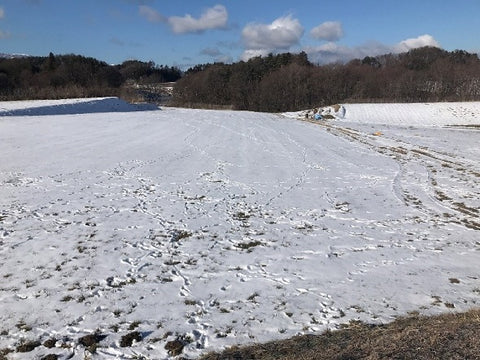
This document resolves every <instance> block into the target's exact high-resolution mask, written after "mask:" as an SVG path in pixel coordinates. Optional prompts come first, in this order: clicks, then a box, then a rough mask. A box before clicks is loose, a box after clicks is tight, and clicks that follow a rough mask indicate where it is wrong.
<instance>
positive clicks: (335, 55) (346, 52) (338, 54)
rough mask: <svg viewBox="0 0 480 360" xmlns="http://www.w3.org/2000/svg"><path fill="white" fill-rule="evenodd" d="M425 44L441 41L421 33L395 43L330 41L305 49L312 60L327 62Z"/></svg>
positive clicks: (406, 49) (392, 51)
mask: <svg viewBox="0 0 480 360" xmlns="http://www.w3.org/2000/svg"><path fill="white" fill-rule="evenodd" d="M423 46H435V47H440V45H439V43H438V42H437V41H436V40H435V39H434V38H433V37H432V36H431V35H421V36H419V37H417V38H414V39H407V40H403V41H401V42H399V43H398V44H395V45H385V44H382V43H379V42H369V43H366V44H364V45H360V46H355V47H348V46H342V45H339V44H336V43H333V42H328V43H326V44H322V45H321V46H315V47H307V48H305V49H304V51H305V52H306V53H307V54H308V56H309V59H310V61H312V62H314V63H318V64H327V63H332V62H347V61H350V60H352V59H363V58H364V57H366V56H378V55H384V54H388V53H401V52H406V51H408V50H411V49H415V48H419V47H423Z"/></svg>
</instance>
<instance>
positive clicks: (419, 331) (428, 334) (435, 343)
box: [201, 310, 480, 360]
mask: <svg viewBox="0 0 480 360" xmlns="http://www.w3.org/2000/svg"><path fill="white" fill-rule="evenodd" d="M479 331H480V310H471V311H469V312H466V313H462V314H447V315H441V316H435V317H422V316H412V317H408V318H401V319H398V320H396V321H394V322H393V323H390V324H387V325H380V326H375V325H369V324H363V323H358V322H353V323H351V324H350V326H348V327H347V328H346V329H343V330H338V331H327V332H325V333H323V334H321V335H303V336H297V337H294V338H292V339H288V340H284V341H275V342H270V343H267V344H256V345H252V346H246V347H232V348H230V349H227V350H225V351H224V352H223V353H220V354H207V355H205V356H203V357H202V358H201V359H202V360H220V359H222V360H227V359H235V360H246V359H257V360H260V359H262V360H265V359H272V360H273V359H291V360H296V359H318V360H321V359H338V360H339V359H352V360H353V359H425V360H426V359H476V358H478V355H479V354H480V341H478V332H479Z"/></svg>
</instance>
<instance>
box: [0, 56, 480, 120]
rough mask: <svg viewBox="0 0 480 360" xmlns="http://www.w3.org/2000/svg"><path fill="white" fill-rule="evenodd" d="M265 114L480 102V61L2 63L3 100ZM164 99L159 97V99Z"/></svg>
mask: <svg viewBox="0 0 480 360" xmlns="http://www.w3.org/2000/svg"><path fill="white" fill-rule="evenodd" d="M165 82H175V86H174V91H173V98H172V99H171V102H170V104H171V105H174V106H182V107H199V108H229V109H236V110H252V111H265V112H279V111H294V110H300V109H307V108H312V107H318V106H326V105H331V104H335V103H348V102H350V103H353V102H356V103H359V102H436V101H474V100H480V60H479V58H478V55H477V54H472V53H468V52H466V51H463V50H456V51H451V52H449V51H445V50H442V49H439V48H434V47H424V48H418V49H413V50H410V51H409V52H406V53H402V54H386V55H381V56H376V57H368V56H367V57H365V58H363V59H355V60H352V61H349V62H348V63H332V64H328V65H315V64H313V63H311V62H310V61H309V59H308V56H307V54H306V53H305V52H301V53H299V54H292V53H283V54H278V55H273V54H270V55H268V56H265V57H255V58H252V59H250V60H248V61H240V62H236V63H232V64H224V63H214V64H200V65H196V66H194V67H192V68H190V69H188V70H187V71H185V72H182V71H181V70H180V69H179V68H177V67H169V66H164V65H156V64H155V63H154V62H151V61H150V62H142V61H138V60H128V61H125V62H123V63H122V64H120V65H109V64H107V63H105V62H103V61H99V60H96V59H94V58H89V57H84V56H81V55H73V54H69V55H54V54H53V53H50V54H49V56H46V57H29V56H22V57H15V58H7V57H4V58H0V100H24V99H60V98H78V97H101V96H118V97H121V98H123V99H125V100H127V101H130V102H141V101H151V102H156V101H157V100H158V99H160V98H161V94H159V93H160V92H161V91H162V88H161V87H160V86H159V84H162V83H165ZM157 95H158V96H157Z"/></svg>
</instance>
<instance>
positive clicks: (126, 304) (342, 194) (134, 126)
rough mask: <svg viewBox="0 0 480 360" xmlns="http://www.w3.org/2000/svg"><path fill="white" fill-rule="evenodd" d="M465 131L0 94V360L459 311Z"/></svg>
mask: <svg viewBox="0 0 480 360" xmlns="http://www.w3.org/2000/svg"><path fill="white" fill-rule="evenodd" d="M389 106H390V108H389ZM479 124H480V103H449V104H404V105H400V104H397V105H396V104H389V105H386V104H377V105H375V104H369V105H348V104H347V105H346V117H345V119H344V120H342V121H328V122H318V123H317V124H314V123H311V122H306V121H300V120H299V119H295V118H292V114H288V116H287V115H279V114H259V113H252V112H233V111H206V110H203V111H201V110H186V109H175V108H165V109H162V110H153V109H152V108H150V107H142V106H136V107H134V106H131V105H128V104H125V103H122V102H121V101H119V100H117V99H112V98H109V99H93V100H72V101H68V102H65V101H63V102H58V101H44V102H11V103H0V334H1V335H0V354H1V352H2V351H3V353H6V352H8V351H11V352H10V353H9V354H8V355H6V356H7V358H8V359H42V358H43V357H44V356H46V355H47V354H57V355H58V359H85V358H89V356H90V355H89V354H90V352H95V353H96V354H95V355H94V358H98V359H164V358H168V357H169V351H170V354H174V353H175V348H177V349H178V350H180V349H181V348H182V346H184V348H183V351H182V355H183V356H186V357H195V356H198V355H199V354H201V353H204V352H207V351H211V350H218V349H221V348H223V347H226V346H229V345H233V344H245V343H251V342H256V341H267V340H272V339H280V338H286V337H291V336H293V335H295V334H299V333H309V332H314V331H322V330H325V329H327V328H328V329H335V328H337V327H338V326H339V325H340V324H343V323H348V322H349V321H350V320H357V319H358V320H362V321H368V322H388V321H391V320H392V319H394V318H395V317H396V316H399V315H406V314H407V313H408V312H411V311H419V312H421V313H425V314H434V313H440V312H448V311H459V310H465V309H468V308H472V307H478V306H479V303H480V265H479V264H480V220H479V215H480V213H479V212H480V210H479V207H480V186H479V185H480V161H479V159H480V132H479V130H478V127H475V126H474V125H479ZM449 125H462V126H460V127H450V126H449ZM463 125H468V126H467V127H464V126H463ZM86 335H94V336H90V337H88V336H87V337H85V336H86ZM132 339H136V340H135V341H133V342H132V341H131V340H132ZM47 340H50V341H47ZM87 340H88V341H87ZM129 340H130V341H129ZM35 342H37V343H35ZM96 343H98V344H96ZM95 344H96V345H95ZM21 345H23V346H21ZM28 345H30V346H28ZM95 348H96V349H95ZM8 349H9V350H8ZM27 350H31V351H28V352H21V351H27ZM51 358H52V357H51Z"/></svg>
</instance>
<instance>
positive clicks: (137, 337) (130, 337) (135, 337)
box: [120, 331, 143, 347]
mask: <svg viewBox="0 0 480 360" xmlns="http://www.w3.org/2000/svg"><path fill="white" fill-rule="evenodd" d="M142 338H143V337H142V334H140V332H139V331H132V332H130V333H128V334H127V335H123V336H122V338H121V339H120V347H130V346H132V344H133V341H142Z"/></svg>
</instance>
